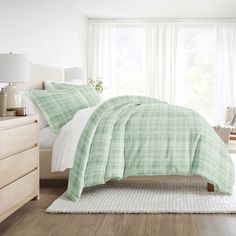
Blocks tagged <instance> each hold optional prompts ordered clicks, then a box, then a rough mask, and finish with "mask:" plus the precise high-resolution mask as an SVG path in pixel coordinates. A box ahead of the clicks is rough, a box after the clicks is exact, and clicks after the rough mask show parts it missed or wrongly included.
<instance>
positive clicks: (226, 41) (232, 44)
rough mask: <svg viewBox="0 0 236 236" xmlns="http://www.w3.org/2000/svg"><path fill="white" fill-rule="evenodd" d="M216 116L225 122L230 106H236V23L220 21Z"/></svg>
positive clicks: (217, 119)
mask: <svg viewBox="0 0 236 236" xmlns="http://www.w3.org/2000/svg"><path fill="white" fill-rule="evenodd" d="M216 54H217V56H216V74H215V75H216V81H215V89H214V116H215V122H216V123H220V124H222V123H224V121H225V114H226V109H227V107H228V106H236V23H219V24H218V25H217V33H216Z"/></svg>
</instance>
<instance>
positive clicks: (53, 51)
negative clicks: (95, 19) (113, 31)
mask: <svg viewBox="0 0 236 236" xmlns="http://www.w3.org/2000/svg"><path fill="white" fill-rule="evenodd" d="M10 51H11V52H13V53H26V54H28V55H29V56H30V62H31V63H35V64H41V65H47V66H54V67H71V66H80V67H86V62H87V17H85V16H84V15H82V14H81V13H80V12H79V11H78V10H76V9H74V8H73V7H72V6H71V5H69V4H68V3H67V2H66V1H63V0H0V53H8V52H10Z"/></svg>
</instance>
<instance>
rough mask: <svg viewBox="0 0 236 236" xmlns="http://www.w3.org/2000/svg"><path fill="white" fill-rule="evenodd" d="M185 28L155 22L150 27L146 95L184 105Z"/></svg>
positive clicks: (147, 29)
mask: <svg viewBox="0 0 236 236" xmlns="http://www.w3.org/2000/svg"><path fill="white" fill-rule="evenodd" d="M181 49H182V38H181V24H179V23H168V22H152V23H148V24H147V26H146V95H148V96H151V97H156V98H159V99H161V100H164V101H167V102H169V103H174V104H180V103H181V95H180V94H181V88H182V78H183V76H182V65H183V63H182V61H181V52H182V50H181Z"/></svg>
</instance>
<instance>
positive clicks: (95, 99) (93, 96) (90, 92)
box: [52, 83, 102, 106]
mask: <svg viewBox="0 0 236 236" xmlns="http://www.w3.org/2000/svg"><path fill="white" fill-rule="evenodd" d="M52 85H53V86H54V87H55V88H56V89H68V88H76V89H78V90H79V92H80V93H81V94H83V96H84V97H85V98H86V100H87V101H88V104H89V106H96V105H98V104H99V103H101V102H102V99H101V96H100V95H99V94H98V93H97V92H96V90H95V89H94V88H93V87H92V86H90V85H78V84H66V83H52Z"/></svg>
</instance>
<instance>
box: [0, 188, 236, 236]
mask: <svg viewBox="0 0 236 236" xmlns="http://www.w3.org/2000/svg"><path fill="white" fill-rule="evenodd" d="M64 191H65V188H61V187H60V188H52V187H44V188H41V198H40V200H39V201H31V202H29V203H28V204H26V205H25V206H24V207H22V208H21V209H20V210H18V211H17V212H16V213H14V214H13V215H12V216H10V217H9V218H8V219H6V220H5V221H4V222H2V223H1V224H0V235H1V236H2V235H6V236H7V235H8V236H18V235H19V236H35V235H37V236H38V235H39V236H46V235H55V236H60V235H68V236H73V235H85V236H90V235H101V236H106V235H110V236H112V235H125V236H126V235H127V236H132V235H135V236H138V235H142V236H145V235H155V236H156V235H161V236H162V235H163V236H186V235H189V236H196V235H197V236H231V235H232V236H236V215H204V214H202V215H189V214H125V215H123V214H74V215H72V214H46V213H45V209H46V208H47V207H48V206H49V205H50V203H51V202H52V201H53V200H54V199H56V198H57V197H58V196H59V195H60V194H61V193H63V192H64ZM0 204H1V203H0Z"/></svg>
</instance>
